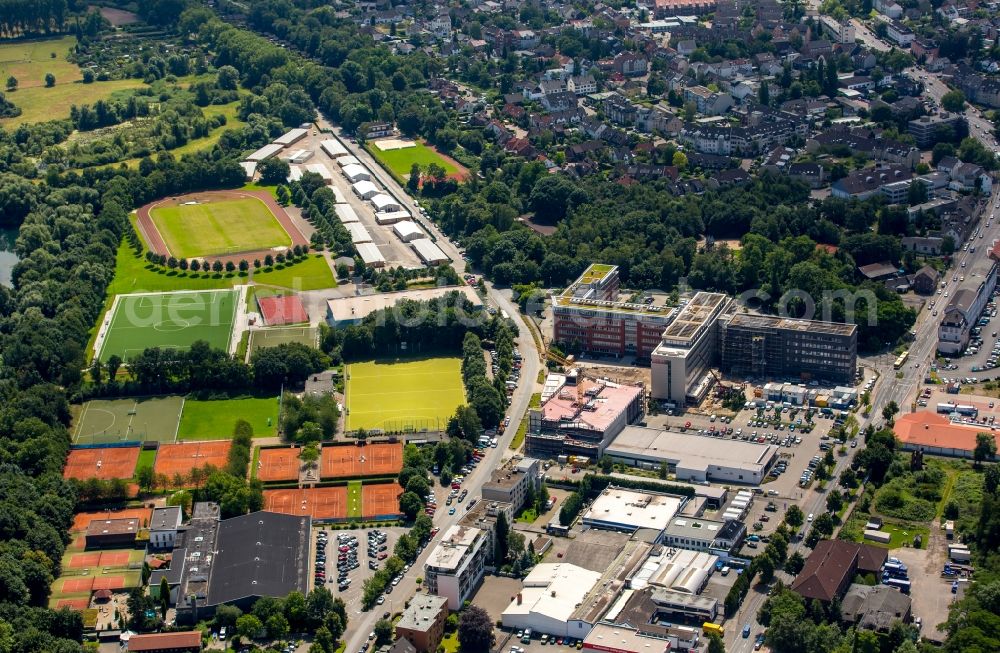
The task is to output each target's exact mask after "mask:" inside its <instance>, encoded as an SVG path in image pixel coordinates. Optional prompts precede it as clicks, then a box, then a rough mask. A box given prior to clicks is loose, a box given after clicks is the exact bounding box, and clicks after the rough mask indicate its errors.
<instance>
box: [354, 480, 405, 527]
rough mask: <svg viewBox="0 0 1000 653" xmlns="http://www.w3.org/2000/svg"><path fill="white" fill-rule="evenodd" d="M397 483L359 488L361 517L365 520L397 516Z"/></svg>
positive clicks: (398, 490) (400, 491)
mask: <svg viewBox="0 0 1000 653" xmlns="http://www.w3.org/2000/svg"><path fill="white" fill-rule="evenodd" d="M402 493H403V488H402V486H400V484H399V483H375V484H372V485H367V484H366V485H362V486H361V515H362V516H363V517H364V518H365V519H370V518H372V517H383V516H386V515H398V514H399V495H401V494H402Z"/></svg>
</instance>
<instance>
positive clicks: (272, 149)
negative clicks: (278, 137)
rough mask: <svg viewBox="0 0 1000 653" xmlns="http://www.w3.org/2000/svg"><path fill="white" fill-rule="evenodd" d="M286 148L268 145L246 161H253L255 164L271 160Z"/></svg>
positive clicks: (248, 156) (272, 144) (273, 144)
mask: <svg viewBox="0 0 1000 653" xmlns="http://www.w3.org/2000/svg"><path fill="white" fill-rule="evenodd" d="M283 149H284V147H283V146H281V145H278V144H276V143H268V144H267V145H265V146H264V147H262V148H260V149H259V150H257V151H256V152H254V153H252V154H249V155H247V158H246V159H245V160H246V161H253V162H254V163H259V162H260V161H263V160H264V159H270V158H271V157H272V156H274V155H275V154H277V153H278V152H280V151H281V150H283Z"/></svg>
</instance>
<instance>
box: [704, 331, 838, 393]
mask: <svg viewBox="0 0 1000 653" xmlns="http://www.w3.org/2000/svg"><path fill="white" fill-rule="evenodd" d="M720 327H721V330H720V333H719V349H720V351H721V353H722V370H723V371H724V372H727V373H731V374H738V375H742V376H751V377H758V378H775V377H797V378H803V379H824V380H828V381H833V382H836V383H848V384H850V383H853V382H854V379H855V375H856V374H857V369H858V327H857V325H855V324H839V323H836V322H825V321H818V320H796V319H790V318H783V317H776V316H771V315H751V314H748V313H737V314H735V315H733V316H732V317H730V318H729V319H725V320H722V321H721V322H720Z"/></svg>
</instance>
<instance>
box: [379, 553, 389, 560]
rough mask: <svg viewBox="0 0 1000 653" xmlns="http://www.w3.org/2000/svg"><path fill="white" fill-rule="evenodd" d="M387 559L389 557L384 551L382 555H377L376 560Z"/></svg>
mask: <svg viewBox="0 0 1000 653" xmlns="http://www.w3.org/2000/svg"><path fill="white" fill-rule="evenodd" d="M388 557H389V554H388V553H386V552H385V551H383V552H382V553H380V554H378V559H379V560H385V559H386V558H388Z"/></svg>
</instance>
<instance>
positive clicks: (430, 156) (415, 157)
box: [368, 142, 459, 178]
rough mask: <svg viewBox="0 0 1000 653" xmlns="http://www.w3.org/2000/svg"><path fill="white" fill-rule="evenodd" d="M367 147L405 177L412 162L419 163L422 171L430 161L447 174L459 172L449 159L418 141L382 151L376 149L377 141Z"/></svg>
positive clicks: (425, 169)
mask: <svg viewBox="0 0 1000 653" xmlns="http://www.w3.org/2000/svg"><path fill="white" fill-rule="evenodd" d="M368 149H369V150H371V153H372V155H373V156H374V157H375V158H377V159H379V160H380V161H382V163H384V164H385V165H387V166H388V167H389V169H391V170H392V171H393V172H395V173H396V174H397V175H399V176H400V177H403V178H406V177H407V176H408V175H409V174H410V168H412V167H413V164H414V163H416V164H417V165H419V166H420V169H421V170H423V171H424V172H426V171H427V166H429V165H430V164H432V163H436V164H438V165H439V166H441V167H442V168H444V170H445V172H446V173H448V174H449V175H453V174H455V173H457V172H459V170H458V168H456V167H455V166H454V164H452V163H451V161H448V160H447V159H445V158H444V157H442V156H440V155H439V154H438V153H437V152H435V151H434V150H432V149H431V148H429V147H427V146H426V145H424V144H423V143H420V142H417V143H414V145H413V147H404V148H401V149H398V150H386V151H384V152H383V151H382V150H380V149H378V143H373V144H372V146H371V147H369V148H368Z"/></svg>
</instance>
